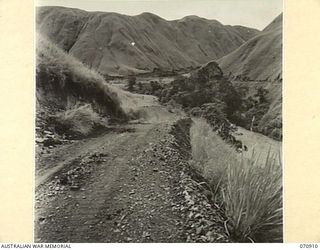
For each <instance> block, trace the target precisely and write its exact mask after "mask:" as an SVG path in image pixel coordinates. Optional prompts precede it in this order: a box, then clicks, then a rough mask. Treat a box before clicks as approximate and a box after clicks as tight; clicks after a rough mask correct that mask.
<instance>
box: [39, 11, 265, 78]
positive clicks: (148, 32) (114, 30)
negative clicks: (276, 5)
mask: <svg viewBox="0 0 320 250" xmlns="http://www.w3.org/2000/svg"><path fill="white" fill-rule="evenodd" d="M36 22H37V30H38V31H40V33H42V34H43V35H45V36H47V37H48V38H49V39H50V40H52V41H53V42H54V43H56V44H58V45H59V46H60V47H62V48H63V49H64V50H66V51H68V52H69V53H70V54H72V55H73V56H75V57H76V58H78V59H79V60H80V61H82V62H83V63H85V64H87V65H88V66H89V67H92V68H94V69H95V70H98V71H99V72H100V73H102V74H111V75H127V74H132V73H139V72H150V71H153V70H154V69H162V70H168V71H171V70H179V69H183V68H188V67H197V66H200V65H202V64H204V63H207V62H209V61H211V60H214V59H218V58H220V57H222V56H224V55H226V54H228V53H230V52H231V51H233V50H235V49H236V48H238V47H239V46H240V45H241V44H243V43H245V42H246V41H247V40H248V39H250V38H251V37H253V36H255V35H256V34H258V33H260V31H258V30H256V29H252V28H247V27H244V26H239V25H235V26H231V25H223V24H221V23H220V22H218V21H216V20H208V19H205V18H202V17H195V16H187V17H184V18H181V19H178V20H169V21H168V20H165V19H163V18H161V17H159V16H157V15H155V14H152V13H141V14H139V15H136V16H128V15H122V14H118V13H113V12H97V11H95V12H87V11H84V10H80V9H75V8H65V7H52V6H43V7H38V8H37V19H36Z"/></svg>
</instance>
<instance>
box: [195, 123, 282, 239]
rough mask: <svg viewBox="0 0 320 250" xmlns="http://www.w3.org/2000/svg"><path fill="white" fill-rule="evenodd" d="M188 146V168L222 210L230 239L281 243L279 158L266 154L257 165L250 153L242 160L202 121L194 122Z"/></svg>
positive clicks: (255, 157) (280, 172)
mask: <svg viewBox="0 0 320 250" xmlns="http://www.w3.org/2000/svg"><path fill="white" fill-rule="evenodd" d="M191 145H192V165H193V166H194V167H195V169H196V170H197V171H198V172H199V173H200V174H201V175H202V176H203V177H204V178H205V179H206V180H207V182H208V184H209V185H210V187H211V190H212V191H213V192H214V195H213V200H212V202H214V203H216V204H217V205H218V206H220V207H221V209H223V210H224V214H225V215H226V220H225V227H226V231H227V232H228V233H229V235H230V237H231V238H232V239H233V240H234V241H236V242H281V241H282V168H281V161H280V160H279V158H278V157H277V156H275V155H272V154H271V153H269V154H268V155H267V156H266V158H265V159H264V160H263V161H262V162H264V163H263V164H261V160H259V155H257V154H255V153H253V154H252V157H251V159H245V158H244V157H242V156H241V154H238V153H236V151H235V150H234V149H232V148H231V147H230V146H229V145H228V144H226V142H225V141H223V140H222V139H221V138H220V136H219V135H218V134H217V133H216V132H214V131H213V130H212V127H211V126H210V125H209V124H208V123H207V122H205V121H204V120H202V119H194V124H193V126H192V127H191ZM258 160H259V161H258Z"/></svg>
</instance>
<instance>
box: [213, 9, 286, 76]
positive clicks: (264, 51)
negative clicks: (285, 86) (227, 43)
mask: <svg viewBox="0 0 320 250" xmlns="http://www.w3.org/2000/svg"><path fill="white" fill-rule="evenodd" d="M217 61H218V63H219V65H220V67H221V68H222V70H223V71H224V72H225V73H226V74H232V76H233V77H235V78H239V79H246V80H259V81H277V80H281V79H282V14H280V15H279V16H278V17H276V18H275V19H274V20H273V21H272V22H271V23H270V24H269V25H267V26H266V27H265V28H264V29H263V30H262V32H261V33H259V34H258V35H257V36H255V37H253V38H251V39H249V40H248V41H247V42H245V43H244V44H242V45H241V46H240V47H239V48H237V49H236V50H234V51H233V52H231V53H230V54H228V55H226V56H224V57H222V58H220V59H219V60H217Z"/></svg>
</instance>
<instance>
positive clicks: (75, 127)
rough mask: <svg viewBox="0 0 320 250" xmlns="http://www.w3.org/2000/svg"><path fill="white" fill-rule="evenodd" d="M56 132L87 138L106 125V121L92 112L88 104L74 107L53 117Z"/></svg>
mask: <svg viewBox="0 0 320 250" xmlns="http://www.w3.org/2000/svg"><path fill="white" fill-rule="evenodd" d="M54 120H55V123H54V124H55V125H56V130H58V132H60V133H65V134H71V135H74V136H87V135H89V134H90V133H92V132H93V131H94V130H95V129H96V128H99V127H104V126H105V125H107V119H106V118H102V117H101V116H99V115H98V114H97V113H96V112H95V111H93V109H92V107H91V105H90V104H86V105H81V106H75V107H73V108H71V109H68V110H66V111H63V112H59V113H57V114H56V115H55V116H54Z"/></svg>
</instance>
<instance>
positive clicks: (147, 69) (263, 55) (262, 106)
mask: <svg viewBox="0 0 320 250" xmlns="http://www.w3.org/2000/svg"><path fill="white" fill-rule="evenodd" d="M36 22H37V28H36V29H37V46H36V56H37V60H36V61H37V65H36V100H37V102H36V166H35V241H36V242H101V243H102V242H176V243H177V242H204V243H205V242H206V243H209V242H211V243H217V242H224V243H226V242H282V209H281V208H282V168H281V166H282V163H281V160H279V159H281V140H282V112H281V111H282V64H281V50H282V40H281V37H282V15H280V16H279V17H277V18H276V19H275V20H274V21H273V22H271V24H270V25H268V26H267V27H266V28H265V29H263V30H262V31H259V30H256V29H252V28H248V27H243V26H238V25H234V26H231V25H224V24H222V23H220V22H218V21H216V20H209V19H205V18H202V17H198V16H186V17H184V18H181V19H178V20H170V21H168V20H165V19H163V18H161V17H159V16H157V15H154V14H152V13H142V14H140V15H136V16H128V15H121V14H118V13H111V12H110V13H107V12H88V11H83V10H79V9H72V8H65V7H50V6H48V7H39V8H37V19H36ZM250 130H251V131H250ZM253 152H254V153H253ZM269 152H270V153H269ZM263 190H264V191H263ZM266 190H268V191H266ZM239 211H240V212H239ZM270 225H272V226H270Z"/></svg>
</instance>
